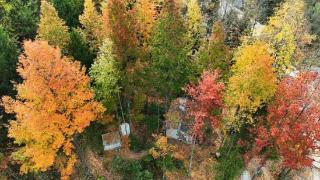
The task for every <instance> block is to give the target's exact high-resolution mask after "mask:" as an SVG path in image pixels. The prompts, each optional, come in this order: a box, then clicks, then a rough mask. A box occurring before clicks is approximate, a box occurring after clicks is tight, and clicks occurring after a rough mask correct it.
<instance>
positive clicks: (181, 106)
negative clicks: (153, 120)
mask: <svg viewBox="0 0 320 180" xmlns="http://www.w3.org/2000/svg"><path fill="white" fill-rule="evenodd" d="M187 110H188V108H187V98H177V99H175V100H173V101H172V103H171V105H170V108H169V110H168V112H167V113H166V116H165V117H166V121H165V122H164V129H165V134H166V136H167V137H168V138H171V139H176V140H179V141H182V142H185V143H187V144H191V143H192V138H191V136H190V135H189V133H188V131H189V125H190V122H189V120H188V118H187V117H186V116H187Z"/></svg>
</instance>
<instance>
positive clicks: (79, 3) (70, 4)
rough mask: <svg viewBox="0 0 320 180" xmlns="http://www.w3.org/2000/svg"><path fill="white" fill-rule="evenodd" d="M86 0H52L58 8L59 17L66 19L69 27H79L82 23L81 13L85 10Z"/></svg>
mask: <svg viewBox="0 0 320 180" xmlns="http://www.w3.org/2000/svg"><path fill="white" fill-rule="evenodd" d="M83 1H84V0H52V3H53V5H54V7H55V8H56V9H57V11H58V14H59V17H61V18H62V19H64V20H65V21H66V24H67V25H68V26H69V27H78V26H79V25H80V22H79V15H80V14H81V13H82V11H83Z"/></svg>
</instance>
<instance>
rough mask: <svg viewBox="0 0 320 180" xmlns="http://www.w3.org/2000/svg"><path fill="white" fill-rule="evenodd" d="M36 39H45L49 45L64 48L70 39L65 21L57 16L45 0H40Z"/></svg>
mask: <svg viewBox="0 0 320 180" xmlns="http://www.w3.org/2000/svg"><path fill="white" fill-rule="evenodd" d="M38 39H41V40H46V41H48V42H49V44H50V45H53V46H59V47H60V48H61V49H64V50H65V49H66V48H67V46H68V44H69V41H70V37H69V33H68V27H67V26H66V25H65V22H64V21H63V20H62V19H60V18H59V16H58V13H57V11H56V9H55V8H54V7H53V6H52V4H51V3H49V2H47V1H41V16H40V24H39V29H38Z"/></svg>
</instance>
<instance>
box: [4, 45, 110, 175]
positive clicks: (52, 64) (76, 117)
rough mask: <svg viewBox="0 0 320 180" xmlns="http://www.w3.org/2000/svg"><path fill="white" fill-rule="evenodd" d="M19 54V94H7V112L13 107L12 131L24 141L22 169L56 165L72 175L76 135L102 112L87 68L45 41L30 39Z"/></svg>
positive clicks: (19, 156) (20, 155) (15, 155)
mask: <svg viewBox="0 0 320 180" xmlns="http://www.w3.org/2000/svg"><path fill="white" fill-rule="evenodd" d="M24 49H25V52H24V54H21V56H20V59H19V65H18V68H17V71H18V73H19V74H20V76H21V77H22V79H23V83H22V84H18V85H17V86H16V88H17V92H18V94H17V96H16V100H14V99H12V98H10V97H3V99H2V100H3V102H2V103H3V105H4V107H5V110H6V112H8V113H15V114H16V120H14V121H11V122H10V126H9V135H8V136H9V137H11V138H14V142H15V143H16V144H19V145H21V147H20V148H19V149H18V151H16V152H14V153H13V158H14V159H15V160H17V161H18V162H20V163H21V164H22V166H21V168H20V171H21V173H28V172H39V171H46V170H48V169H49V168H50V167H55V168H57V169H59V171H60V172H61V178H62V179H68V177H69V175H70V174H71V173H72V170H73V166H74V164H75V162H76V155H75V153H74V152H73V149H74V146H73V143H72V141H73V138H74V137H75V135H76V134H77V133H81V132H82V131H83V130H84V129H85V128H86V127H87V126H89V125H90V122H91V121H94V120H95V119H96V118H97V117H98V116H99V115H100V114H101V113H103V111H104V108H103V106H102V105H101V104H100V103H98V102H96V101H94V100H93V97H94V94H93V92H92V91H91V90H90V87H89V77H88V76H86V75H85V68H82V67H81V66H80V63H79V62H77V61H71V60H70V59H69V58H67V57H62V56H61V52H60V49H59V48H53V47H51V46H50V45H48V42H46V41H34V42H32V41H26V42H25V43H24Z"/></svg>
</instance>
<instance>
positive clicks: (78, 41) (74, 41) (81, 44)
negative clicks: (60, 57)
mask: <svg viewBox="0 0 320 180" xmlns="http://www.w3.org/2000/svg"><path fill="white" fill-rule="evenodd" d="M68 52H69V54H70V55H71V56H72V57H73V58H74V59H77V60H79V61H80V62H81V64H82V65H84V66H86V67H87V68H90V66H91V64H92V63H93V59H94V58H95V57H96V55H95V54H94V52H92V51H91V50H90V47H89V45H88V43H87V42H86V40H85V39H84V38H83V36H81V32H79V30H78V29H74V28H73V29H72V30H71V32H70V44H69V47H68Z"/></svg>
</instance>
